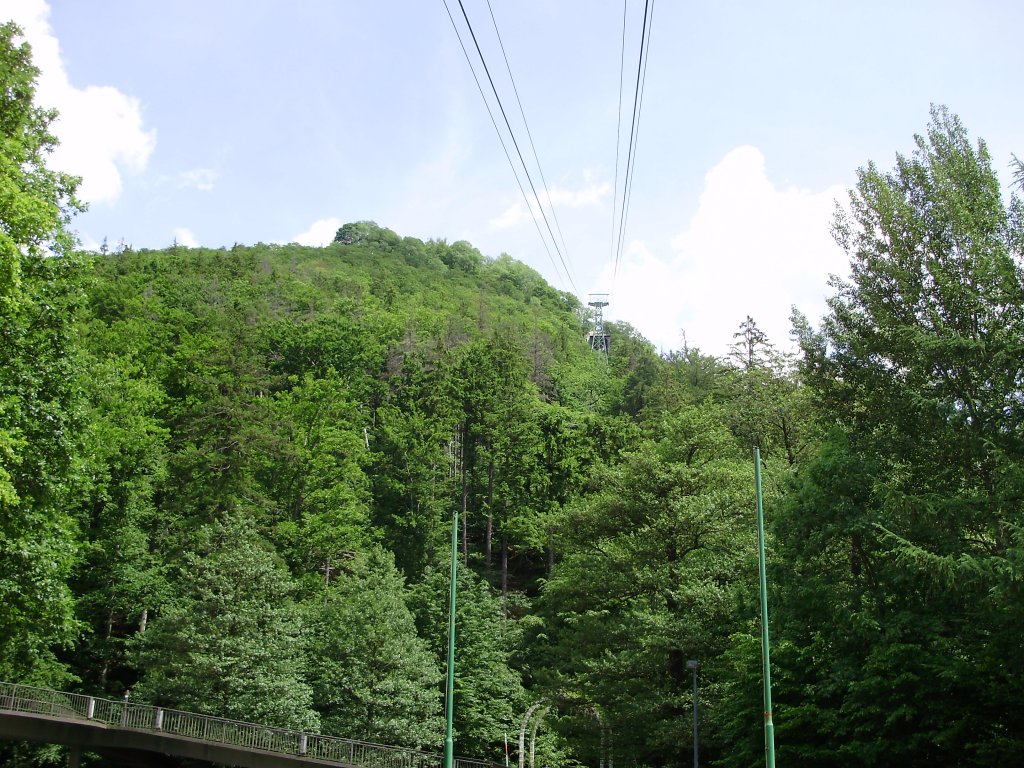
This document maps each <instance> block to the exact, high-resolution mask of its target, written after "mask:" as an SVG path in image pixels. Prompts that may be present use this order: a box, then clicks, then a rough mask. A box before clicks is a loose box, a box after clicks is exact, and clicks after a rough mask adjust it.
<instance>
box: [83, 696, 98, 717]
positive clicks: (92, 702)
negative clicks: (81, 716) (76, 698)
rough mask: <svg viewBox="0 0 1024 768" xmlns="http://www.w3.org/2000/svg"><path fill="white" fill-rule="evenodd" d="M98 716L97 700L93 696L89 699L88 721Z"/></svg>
mask: <svg viewBox="0 0 1024 768" xmlns="http://www.w3.org/2000/svg"><path fill="white" fill-rule="evenodd" d="M95 714H96V699H94V698H93V697H92V696H90V697H89V705H88V706H87V707H86V708H85V717H86V719H87V720H92V718H93V716H95Z"/></svg>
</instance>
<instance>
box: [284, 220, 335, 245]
mask: <svg viewBox="0 0 1024 768" xmlns="http://www.w3.org/2000/svg"><path fill="white" fill-rule="evenodd" d="M340 226H341V219H337V218H333V217H332V218H330V219H318V220H316V221H314V222H313V224H312V225H311V226H310V228H309V229H307V230H306V231H305V232H303V233H302V234H299V235H295V237H293V238H292V242H295V243H298V244H299V245H327V244H328V243H331V242H333V241H334V236H335V235H336V234H337V232H338V228H339V227H340Z"/></svg>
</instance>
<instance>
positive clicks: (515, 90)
mask: <svg viewBox="0 0 1024 768" xmlns="http://www.w3.org/2000/svg"><path fill="white" fill-rule="evenodd" d="M487 10H488V11H489V12H490V14H491V23H492V24H493V25H494V34H495V36H496V37H497V38H498V46H499V47H500V48H501V56H502V58H503V59H505V69H506V70H507V71H508V79H509V81H510V82H511V83H512V92H513V93H514V94H515V95H516V104H518V105H519V114H520V115H521V116H522V118H523V127H525V128H526V136H527V138H528V139H529V140H530V149H531V151H532V152H533V160H534V162H535V163H536V164H537V170H538V172H539V173H540V181H541V184H542V186H543V187H544V195H545V197H547V200H548V207H549V208H551V217H552V218H553V219H554V220H555V229H556V230H558V237H559V239H560V240H561V241H562V250H563V251H565V260H566V262H568V263H569V265H570V266H572V259H570V258H569V248H568V246H567V245H566V244H565V236H564V235H563V234H562V226H561V224H560V223H559V221H558V212H557V211H556V210H555V206H554V202H553V201H552V200H551V192H550V190H549V189H548V180H547V179H546V178H545V177H544V166H542V165H541V162H540V157H538V156H537V147H536V146H535V145H534V143H533V133H532V132H531V131H530V123H529V122H528V121H527V119H526V110H524V109H523V102H522V100H521V99H520V98H519V89H518V88H517V87H516V79H515V77H514V76H513V75H512V65H511V64H509V61H508V54H506V53H505V43H504V41H502V39H501V32H499V31H498V20H497V19H495V18H494V8H493V7H492V6H491V0H487Z"/></svg>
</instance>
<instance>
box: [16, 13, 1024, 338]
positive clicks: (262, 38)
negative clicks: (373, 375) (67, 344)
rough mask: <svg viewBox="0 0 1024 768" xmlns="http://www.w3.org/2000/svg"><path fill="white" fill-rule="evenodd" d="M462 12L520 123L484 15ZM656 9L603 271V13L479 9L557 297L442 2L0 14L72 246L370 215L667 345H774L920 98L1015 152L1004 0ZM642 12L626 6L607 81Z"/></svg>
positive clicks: (631, 63) (611, 170) (611, 157)
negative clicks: (56, 117)
mask: <svg viewBox="0 0 1024 768" xmlns="http://www.w3.org/2000/svg"><path fill="white" fill-rule="evenodd" d="M463 2H464V5H465V7H466V11H467V13H468V14H469V17H470V20H471V21H472V22H473V26H474V29H475V30H476V32H477V35H478V37H479V38H480V44H481V47H482V48H483V50H484V55H485V57H486V58H487V63H488V66H489V67H490V68H491V71H492V75H494V76H495V80H496V82H497V85H498V89H499V92H500V93H501V95H502V99H503V101H504V102H505V104H506V109H509V110H515V96H514V94H513V92H512V88H511V86H510V84H509V82H508V77H507V74H506V73H505V72H504V62H503V60H502V58H501V51H500V49H499V48H498V45H497V41H496V37H495V34H494V28H493V26H492V25H491V18H490V14H489V12H488V6H487V3H486V2H485V0H463ZM449 5H450V6H451V7H452V10H453V12H454V13H456V14H459V13H460V12H459V9H458V2H457V0H449ZM653 6H654V15H653V22H652V39H651V46H650V54H649V62H648V68H647V80H646V88H645V91H644V101H643V111H642V116H641V123H640V132H639V138H638V145H637V154H636V165H635V171H634V181H633V190H632V198H631V204H630V208H629V221H628V227H627V231H626V248H625V251H624V253H623V255H622V259H621V261H620V263H619V267H618V270H617V271H615V270H613V268H612V245H611V244H612V239H613V237H612V202H613V186H614V179H615V150H616V124H617V114H618V100H619V87H618V86H619V59H620V52H621V46H622V35H623V29H622V24H623V12H624V6H623V3H622V2H620V1H619V0H615V1H614V2H612V1H611V0H607V1H605V0H516V2H508V0H491V7H492V8H493V11H494V15H495V17H496V20H497V23H498V28H499V30H500V32H501V36H502V40H503V41H504V44H505V50H506V53H507V54H508V57H509V62H510V64H511V68H512V72H513V74H514V76H515V82H516V86H517V88H518V91H519V95H520V97H521V99H522V102H523V106H524V107H525V111H526V115H527V118H528V120H529V127H530V132H531V134H532V136H533V139H534V142H535V144H536V148H537V152H538V154H539V157H540V160H541V167H542V169H543V173H544V176H545V178H546V180H547V183H548V187H549V189H550V192H551V196H552V198H553V199H554V202H555V211H556V214H557V216H558V220H559V223H560V228H561V231H562V234H563V236H564V239H565V243H566V246H567V248H566V250H567V261H568V265H569V270H568V271H569V275H570V277H571V278H572V279H571V281H570V280H569V279H567V278H566V276H565V274H564V270H563V269H562V267H561V265H560V264H558V260H557V256H555V257H553V258H552V257H549V255H548V253H547V252H546V251H545V248H544V245H543V243H542V241H541V238H540V236H539V235H538V233H537V230H536V228H535V225H534V223H533V221H532V219H531V218H530V216H529V214H528V212H527V209H526V204H525V203H524V201H523V198H522V196H521V194H520V192H519V189H518V187H517V186H516V180H515V177H514V176H513V174H512V171H511V170H510V168H509V165H508V162H507V160H506V159H505V155H504V154H503V150H502V148H501V145H500V143H499V141H498V139H497V137H496V135H495V131H494V128H493V127H492V125H491V122H490V118H489V117H488V115H487V112H486V110H485V108H484V105H483V102H482V100H481V97H480V95H479V93H478V92H477V87H476V85H475V83H474V81H473V78H472V74H471V72H470V69H469V65H468V64H467V63H466V61H465V59H464V57H463V54H462V50H461V49H460V48H459V42H458V38H457V37H456V35H455V32H454V31H453V29H452V26H451V22H450V21H449V18H448V16H447V13H446V11H445V5H444V3H443V1H442V0H416V1H414V0H405V1H404V2H399V1H398V0H391V1H388V0H378V1H377V2H365V1H364V2H354V1H350V0H293V1H292V2H288V3H285V2H280V1H278V2H270V1H269V0H248V1H247V2H236V1H234V0H217V1H216V2H213V1H211V0H176V1H175V2H164V3H139V2H136V1H134V0H51V2H49V3H47V2H44V0H16V2H15V1H14V0H0V16H11V17H14V18H15V19H16V20H17V21H18V22H19V23H20V24H21V25H22V26H23V27H24V28H25V31H26V37H27V38H28V39H29V41H30V42H31V43H32V44H33V48H34V50H35V51H36V58H37V63H38V65H39V66H40V67H41V69H42V70H43V74H42V77H41V79H40V88H39V98H40V100H41V101H43V102H44V103H45V104H46V105H47V106H54V107H56V108H58V109H59V110H60V111H61V113H62V118H61V121H60V123H59V124H58V126H57V132H58V135H59V136H60V138H61V139H62V142H63V146H62V147H61V149H60V150H59V151H58V152H57V153H56V154H55V156H54V158H53V164H55V165H59V166H61V167H62V168H64V169H66V170H70V171H72V172H74V173H78V174H80V175H82V176H83V179H84V181H83V186H82V193H83V196H84V197H85V198H86V199H87V200H88V201H89V203H90V210H89V211H88V212H87V213H86V214H84V215H82V216H80V217H78V218H77V219H76V221H75V225H74V226H75V228H76V229H77V230H78V233H79V235H80V237H81V239H82V242H83V243H84V244H85V245H86V246H87V247H95V246H97V245H98V244H99V243H100V242H101V241H102V240H103V239H104V238H107V239H108V241H109V243H110V244H111V245H114V244H116V243H117V242H119V241H121V240H123V241H125V242H127V243H130V244H131V245H133V246H134V247H136V248H140V247H154V248H155V247H164V246H167V245H170V244H171V243H172V242H173V241H174V240H175V239H177V240H178V242H180V243H184V244H189V245H202V246H207V247H214V248H217V247H220V246H228V247H230V246H231V245H233V244H234V243H236V242H239V243H246V244H248V243H255V242H260V241H262V242H291V241H298V242H306V243H311V244H313V243H318V242H321V241H324V240H329V239H330V238H331V237H332V236H333V233H334V231H335V230H336V229H337V227H338V226H340V225H341V224H342V223H344V222H347V221H358V220H362V219H372V220H374V221H377V222H378V223H379V224H381V225H382V226H386V227H389V228H391V229H393V230H395V231H396V232H398V233H399V234H401V235H409V236H415V237H420V238H423V239H427V238H445V239H447V240H449V241H453V240H459V239H465V240H469V241H470V242H471V243H473V244H474V245H475V246H477V247H478V248H480V250H481V251H483V253H484V254H486V255H488V256H498V255H499V254H501V253H502V252H507V253H509V254H511V255H512V256H514V257H515V258H517V259H519V260H521V261H524V262H526V263H527V264H529V265H530V266H532V267H534V268H535V269H537V270H538V271H539V272H541V273H542V274H543V275H544V276H545V277H546V278H547V279H548V280H549V281H550V282H551V283H552V284H553V285H555V286H556V287H558V288H560V289H562V290H570V291H574V292H578V294H579V295H580V296H581V298H583V299H585V298H586V295H587V294H588V293H590V292H611V306H610V307H609V308H608V316H609V317H611V318H613V319H617V320H624V321H627V322H630V323H631V324H633V325H634V326H635V327H637V328H638V329H639V330H640V332H641V333H643V334H644V336H646V337H647V338H648V339H650V340H651V341H652V342H654V343H655V344H656V345H657V346H658V347H659V348H661V349H663V350H668V349H677V348H679V347H680V346H682V338H683V337H682V334H683V332H685V335H686V340H687V343H688V344H689V345H691V346H697V347H699V348H701V349H702V350H704V351H706V352H709V353H712V354H724V353H725V352H726V351H727V348H728V345H729V343H730V342H731V340H732V333H733V332H734V331H735V330H736V328H737V327H738V325H739V323H740V322H741V321H742V320H743V319H744V318H745V317H746V316H747V315H748V314H749V315H752V316H753V317H754V319H755V320H756V321H757V322H758V324H759V325H760V326H761V327H762V328H764V329H765V330H766V332H767V333H768V334H769V336H770V337H771V338H772V339H773V340H775V341H776V342H777V343H779V344H780V345H784V344H785V343H786V340H787V337H788V330H789V321H788V318H789V314H790V307H791V305H794V304H795V305H796V306H798V307H799V308H800V309H801V310H802V311H804V312H805V313H806V314H808V315H809V316H810V317H811V318H812V321H813V320H816V319H817V318H818V317H819V316H820V314H821V313H822V311H823V309H824V299H825V297H826V296H827V295H828V294H829V292H830V290H829V288H828V286H827V284H826V281H827V277H828V275H829V273H839V274H843V273H845V270H846V259H845V256H844V255H843V254H842V253H841V252H840V251H838V249H837V248H836V246H835V245H834V244H833V243H832V241H831V238H830V236H829V233H828V231H829V224H830V219H831V212H832V210H833V207H834V201H835V200H836V199H840V200H841V199H843V198H844V197H845V189H847V188H848V187H849V186H851V185H852V184H853V182H854V179H855V171H856V169H857V168H858V167H860V166H862V165H864V164H866V163H867V162H868V161H869V160H874V161H876V162H877V163H878V164H879V165H880V166H882V167H883V168H888V167H891V165H892V164H893V161H894V158H895V154H896V152H898V151H899V152H910V151H911V150H912V149H913V135H914V134H915V133H920V132H923V131H924V129H925V126H926V124H927V121H928V109H929V105H930V104H931V103H940V104H946V105H947V106H948V107H949V108H950V109H952V110H953V111H954V112H956V113H958V114H959V115H960V117H961V119H962V120H963V121H964V123H965V124H966V126H967V128H968V130H969V131H970V132H971V134H972V136H974V137H976V138H984V139H985V140H986V142H987V143H988V146H989V149H990V151H991V153H992V156H993V160H994V163H995V166H996V168H997V170H998V171H999V172H1000V173H1001V175H1002V178H1003V180H1004V182H1008V181H1009V177H1010V176H1009V172H1008V170H1007V164H1008V162H1009V160H1010V156H1011V153H1012V152H1016V153H1017V154H1018V156H1020V155H1024V139H1022V134H1021V130H1020V127H1021V126H1022V125H1024V100H1022V99H1021V98H1020V85H1019V82H1020V75H1021V73H1022V72H1024V46H1022V45H1021V44H1020V36H1019V33H1020V29H1021V28H1022V27H1024V3H1018V2H1015V1H1013V0H987V1H986V0H979V1H978V2H974V3H967V2H941V1H934V0H933V1H931V2H925V1H924V0H902V1H900V2H895V1H892V0H890V1H889V2H875V1H873V0H863V1H862V2H822V1H821V0H818V1H817V2H786V1H779V2H773V3H767V2H753V1H746V2H744V1H740V0H736V1H734V2H703V3H697V2H680V1H679V0H656V2H654V3H653ZM643 10H644V2H643V0H628V2H627V4H626V6H625V13H626V18H627V29H626V36H627V41H626V57H627V73H629V72H630V70H632V72H633V73H635V67H636V55H637V45H638V43H639V36H640V19H641V17H642V15H643ZM467 44H469V41H468V40H467ZM630 77H631V75H630V74H627V87H626V94H625V98H626V100H627V102H629V105H630V106H631V102H630V100H631V98H632V90H631V84H630V83H629V82H628V80H629V78H630ZM513 117H514V113H513V112H511V111H510V118H513ZM499 119H500V118H499ZM513 125H514V128H515V129H516V131H517V139H518V140H519V141H520V144H521V146H522V148H523V150H524V153H525V154H527V155H528V156H529V152H528V149H527V146H528V144H526V143H525V142H526V139H525V135H526V134H525V131H523V129H522V127H521V126H520V125H519V123H518V122H517V121H516V120H513ZM625 130H628V127H627V128H626V129H625ZM620 162H621V160H620ZM531 172H532V174H533V176H534V179H535V182H536V183H537V185H538V187H540V182H539V175H538V173H537V171H536V170H535V169H534V168H532V167H531ZM620 185H621V170H620ZM542 194H543V193H542ZM556 264H557V266H556ZM613 273H614V274H613Z"/></svg>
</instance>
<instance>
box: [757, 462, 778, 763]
mask: <svg viewBox="0 0 1024 768" xmlns="http://www.w3.org/2000/svg"><path fill="white" fill-rule="evenodd" d="M754 485H755V489H756V492H757V549H758V558H757V560H758V570H759V571H760V576H761V664H762V667H763V669H764V755H765V758H764V760H765V762H764V764H765V768H775V724H774V723H773V722H772V664H771V655H770V651H769V643H768V580H767V577H766V575H765V564H764V504H763V502H762V500H761V449H760V448H758V447H756V446H755V447H754Z"/></svg>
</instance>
